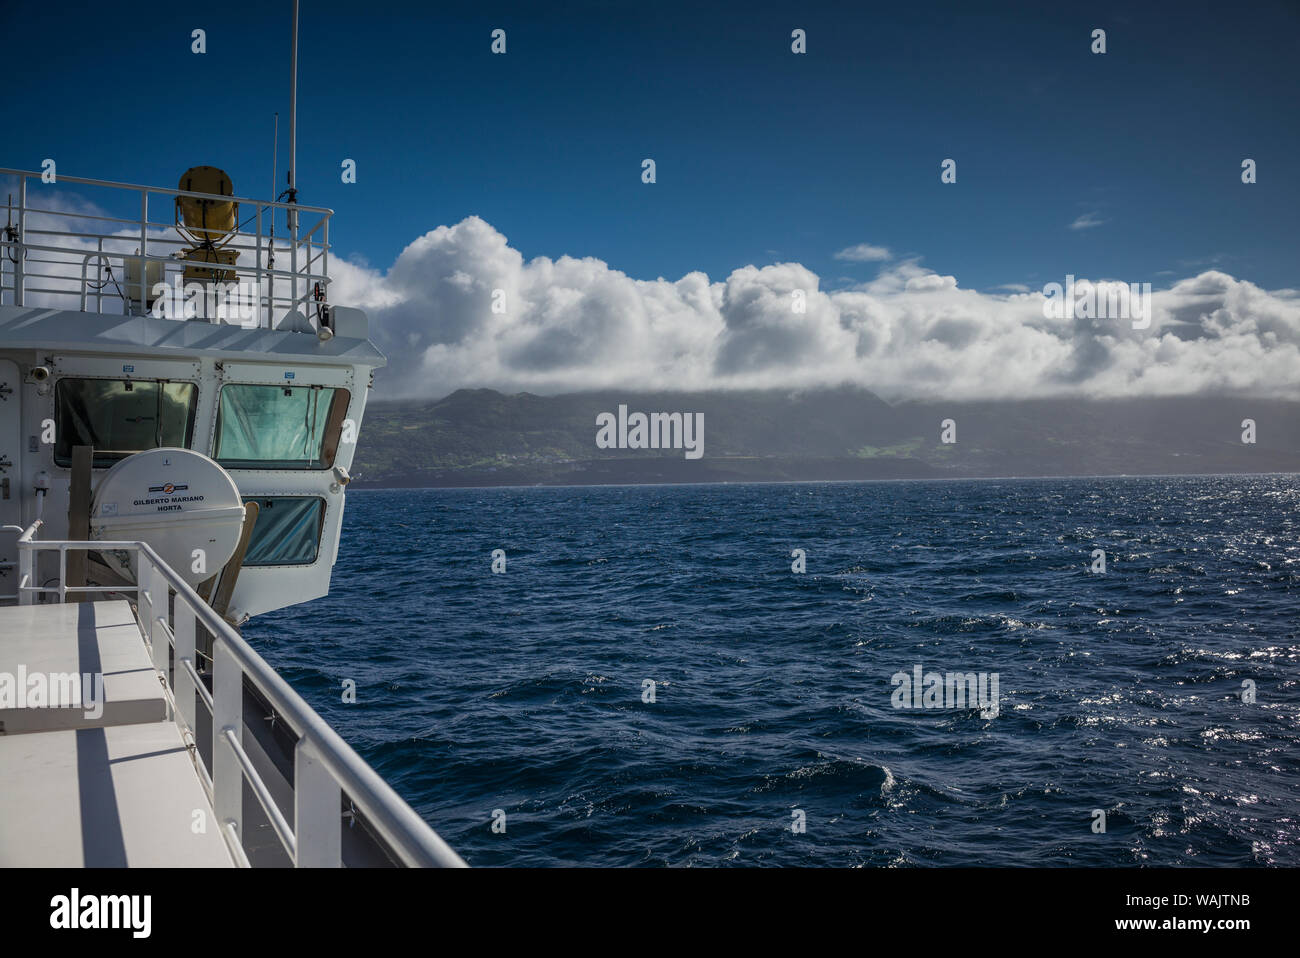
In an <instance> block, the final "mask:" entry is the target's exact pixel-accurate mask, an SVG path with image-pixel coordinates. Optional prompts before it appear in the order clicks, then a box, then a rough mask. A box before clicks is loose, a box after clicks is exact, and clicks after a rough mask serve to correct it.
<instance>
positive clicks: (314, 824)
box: [293, 734, 343, 868]
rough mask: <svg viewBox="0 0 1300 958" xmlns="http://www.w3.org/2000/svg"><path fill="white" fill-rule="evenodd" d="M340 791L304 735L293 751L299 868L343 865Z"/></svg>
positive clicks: (295, 836)
mask: <svg viewBox="0 0 1300 958" xmlns="http://www.w3.org/2000/svg"><path fill="white" fill-rule="evenodd" d="M342 802H343V792H342V790H341V789H340V788H339V783H338V782H337V781H336V780H335V778H334V775H333V774H332V773H331V772H330V770H329V769H328V768H326V767H325V764H324V763H323V762H322V761H321V758H320V753H319V752H318V751H317V750H316V746H315V745H314V744H312V740H311V739H310V738H308V737H307V736H306V735H305V734H304V735H303V736H302V737H301V738H300V739H298V744H297V746H295V747H294V750H293V811H294V825H293V833H294V838H295V847H296V851H297V861H295V862H294V864H295V865H296V866H297V867H299V868H340V867H342V865H343V826H342Z"/></svg>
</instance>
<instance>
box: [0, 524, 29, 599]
mask: <svg viewBox="0 0 1300 958" xmlns="http://www.w3.org/2000/svg"><path fill="white" fill-rule="evenodd" d="M25 531H26V530H25V529H24V528H23V527H22V526H0V533H7V534H11V535H14V536H21V535H22V534H23V533H24V532H25ZM17 570H18V563H17V562H16V561H14V560H13V559H5V560H0V582H3V581H6V580H7V579H8V578H9V575H10V574H11V573H13V574H14V581H15V582H16V581H17V578H18V577H17ZM18 596H19V592H18V589H17V588H16V587H15V589H14V591H13V592H0V602H17V601H18Z"/></svg>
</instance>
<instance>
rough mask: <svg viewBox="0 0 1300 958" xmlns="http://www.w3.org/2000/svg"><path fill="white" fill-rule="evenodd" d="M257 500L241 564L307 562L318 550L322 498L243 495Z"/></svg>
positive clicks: (314, 557) (323, 516)
mask: <svg viewBox="0 0 1300 958" xmlns="http://www.w3.org/2000/svg"><path fill="white" fill-rule="evenodd" d="M244 502H256V503H257V509H258V511H257V520H256V521H255V522H254V523H253V534H252V535H251V536H250V537H249V540H248V549H247V551H246V552H245V553H244V565H245V566H268V565H310V564H311V563H313V562H315V561H316V556H317V555H318V554H319V553H320V534H321V527H322V526H323V525H324V523H325V500H324V499H321V498H320V497H319V496H245V497H244Z"/></svg>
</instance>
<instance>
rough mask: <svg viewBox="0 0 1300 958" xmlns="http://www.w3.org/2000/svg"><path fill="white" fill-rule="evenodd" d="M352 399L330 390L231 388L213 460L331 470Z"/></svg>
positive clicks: (224, 391) (220, 414)
mask: <svg viewBox="0 0 1300 958" xmlns="http://www.w3.org/2000/svg"><path fill="white" fill-rule="evenodd" d="M349 399H350V394H349V393H348V391H347V390H346V389H334V388H331V387H329V386H264V385H253V384H251V383H228V384H227V385H225V386H223V387H222V388H221V401H220V403H219V405H218V409H217V438H216V443H215V447H214V455H213V458H215V459H216V460H217V462H219V463H221V465H223V466H225V467H226V468H227V469H329V468H331V467H332V466H333V465H334V455H335V453H336V452H338V445H339V434H340V433H341V431H342V428H343V417H344V415H346V413H347V409H348V401H349Z"/></svg>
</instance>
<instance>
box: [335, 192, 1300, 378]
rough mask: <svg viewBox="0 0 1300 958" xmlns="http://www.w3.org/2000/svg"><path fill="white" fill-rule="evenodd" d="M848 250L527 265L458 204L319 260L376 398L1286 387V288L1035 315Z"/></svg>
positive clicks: (1298, 363) (1218, 289) (1289, 295)
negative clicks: (718, 275) (868, 262)
mask: <svg viewBox="0 0 1300 958" xmlns="http://www.w3.org/2000/svg"><path fill="white" fill-rule="evenodd" d="M850 250H852V251H853V252H854V253H855V254H856V255H855V256H854V257H853V258H858V259H863V260H865V259H871V258H874V259H875V260H877V261H879V262H882V263H883V264H884V265H883V266H882V267H881V271H880V273H879V275H878V276H877V277H876V278H875V279H873V280H871V281H870V282H866V283H863V284H861V285H858V286H855V287H851V288H844V289H833V290H823V289H822V288H821V278H820V277H819V276H818V275H817V274H815V273H814V272H812V271H811V270H809V269H808V268H806V267H804V266H802V265H800V264H798V263H777V264H774V265H769V266H763V267H756V266H745V267H742V268H739V269H736V270H733V271H732V272H731V274H730V275H728V276H726V277H725V278H723V279H717V280H714V279H710V278H709V277H708V276H706V275H705V274H704V273H701V272H691V273H688V274H686V275H685V276H683V277H681V278H680V279H677V280H668V279H663V278H658V279H653V280H641V279H634V278H632V277H630V276H627V275H626V274H625V273H622V272H620V271H619V270H616V269H611V268H610V267H609V266H608V265H607V264H606V263H604V262H602V261H601V260H599V259H595V258H592V257H584V258H581V259H578V258H574V257H570V256H561V257H560V258H558V259H551V258H549V257H545V256H539V257H537V258H535V259H531V260H525V259H524V257H523V256H522V255H521V254H520V253H519V251H518V250H516V249H513V248H512V247H511V246H510V244H509V243H508V242H507V239H506V237H505V236H503V235H502V234H501V233H500V232H499V231H498V230H496V229H495V228H493V227H492V226H491V225H490V224H488V223H487V222H485V221H484V220H482V219H480V218H478V217H476V216H471V217H468V218H466V219H464V220H462V221H461V222H459V223H457V224H456V225H454V226H440V227H438V228H437V229H435V230H432V231H431V232H429V233H426V234H425V235H424V236H421V237H420V238H419V239H417V240H415V242H413V243H411V244H410V245H409V246H408V247H407V248H406V249H405V250H404V251H403V252H402V253H401V254H400V255H399V256H398V258H397V260H396V262H394V263H393V265H392V267H391V268H390V269H388V270H387V271H386V272H384V271H379V270H374V269H370V268H366V267H362V266H358V265H354V264H350V263H339V262H338V261H336V262H335V263H333V264H331V272H332V274H333V275H334V276H335V278H336V279H335V284H334V286H333V288H332V289H331V299H332V300H333V301H334V302H336V303H341V304H355V305H357V306H360V307H362V308H364V309H366V310H367V311H368V312H369V314H370V316H371V319H372V328H373V330H374V337H375V338H376V341H377V342H378V343H379V345H380V346H381V348H383V349H384V351H385V352H386V353H387V354H388V357H389V363H390V366H389V368H388V369H387V370H385V371H383V372H382V373H380V374H379V376H378V377H377V388H378V392H379V395H380V396H381V397H386V398H395V397H413V396H442V395H445V394H446V393H448V392H450V391H452V390H455V389H457V388H461V387H491V388H494V389H498V390H502V391H507V392H512V391H523V390H527V391H531V392H539V393H556V392H568V391H580V390H588V389H606V388H611V387H619V388H627V389H637V390H651V389H655V390H677V389H682V390H686V389H689V390H697V389H739V388H788V389H806V388H813V387H817V386H836V385H842V384H846V383H848V384H857V385H860V386H863V387H865V388H867V389H870V390H871V391H873V392H875V393H876V394H878V395H880V396H882V397H883V398H886V399H889V400H900V399H935V398H950V399H963V400H970V399H1020V398H1028V397H1044V396H1080V397H1092V398H1100V397H1117V398H1128V397H1134V396H1147V395H1149V396H1169V395H1189V394H1213V393H1232V394H1243V395H1258V396H1271V397H1278V398H1300V375H1298V373H1300V293H1298V292H1297V291H1296V290H1265V289H1262V288H1260V287H1259V286H1256V285H1255V284H1253V283H1250V282H1248V281H1245V280H1239V279H1236V278H1234V277H1232V276H1230V275H1228V274H1226V273H1223V272H1219V271H1217V270H1211V271H1207V272H1203V273H1201V274H1199V275H1195V276H1189V277H1187V278H1185V279H1181V280H1178V281H1176V282H1173V283H1171V284H1169V285H1167V286H1166V287H1165V288H1163V289H1157V290H1155V291H1154V294H1153V297H1152V311H1153V316H1152V320H1151V323H1150V326H1149V327H1148V328H1146V329H1140V330H1139V329H1133V328H1132V327H1131V324H1130V323H1129V322H1127V321H1125V320H1119V319H1087V318H1076V317H1067V318H1060V319H1051V318H1046V317H1044V311H1043V295H1042V293H1041V291H1039V290H1034V289H1030V290H1028V291H1019V290H1018V289H1009V290H1008V289H1005V288H1004V290H1003V291H999V292H981V291H976V290H970V289H963V288H962V287H961V286H960V285H959V284H958V280H957V278H956V277H954V276H945V275H941V274H939V273H936V272H934V271H933V270H930V269H926V268H925V267H923V266H921V265H920V263H919V262H918V261H917V260H915V259H911V260H888V261H887V260H884V259H883V256H884V255H888V254H887V253H886V252H885V250H884V248H883V247H874V246H870V245H869V244H862V245H861V246H859V247H850ZM877 251H878V252H877ZM868 252H870V253H871V256H870V257H868V256H867V255H866V254H867V253H868ZM1094 279H1095V280H1104V279H1106V278H1104V277H1095V278H1094ZM1117 279H1123V280H1124V281H1139V280H1142V279H1144V278H1143V277H1123V278H1117ZM1060 280H1061V281H1063V280H1064V277H1060ZM796 290H802V291H803V297H804V303H805V310H804V311H803V312H798V311H797V310H796V309H795V308H794V306H793V303H794V301H795V298H796V297H795V291H796ZM496 291H500V292H496ZM494 302H495V303H496V304H497V307H496V311H494V308H493V304H494Z"/></svg>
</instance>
